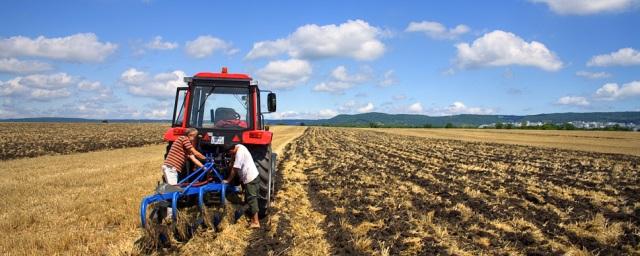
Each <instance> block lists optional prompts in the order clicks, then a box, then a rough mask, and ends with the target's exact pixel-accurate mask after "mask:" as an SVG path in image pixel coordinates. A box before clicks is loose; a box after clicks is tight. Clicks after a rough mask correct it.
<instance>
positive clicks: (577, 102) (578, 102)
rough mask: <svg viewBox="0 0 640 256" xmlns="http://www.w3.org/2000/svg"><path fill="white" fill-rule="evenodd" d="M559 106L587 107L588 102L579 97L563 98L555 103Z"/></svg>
mask: <svg viewBox="0 0 640 256" xmlns="http://www.w3.org/2000/svg"><path fill="white" fill-rule="evenodd" d="M556 104H559V105H571V106H589V104H590V103H589V100H587V98H585V97H580V96H564V97H562V98H560V99H558V101H557V102H556Z"/></svg>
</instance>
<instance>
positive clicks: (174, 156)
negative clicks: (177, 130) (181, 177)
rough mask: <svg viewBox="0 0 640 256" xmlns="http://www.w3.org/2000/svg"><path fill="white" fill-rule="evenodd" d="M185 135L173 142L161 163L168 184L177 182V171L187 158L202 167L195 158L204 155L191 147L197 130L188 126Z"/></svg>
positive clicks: (168, 212)
mask: <svg viewBox="0 0 640 256" xmlns="http://www.w3.org/2000/svg"><path fill="white" fill-rule="evenodd" d="M185 135H186V136H180V137H179V138H178V139H177V140H176V141H174V142H173V144H172V145H171V149H169V153H168V154H167V158H166V159H165V160H164V164H163V165H162V173H163V175H164V180H165V181H166V182H167V184H169V185H176V184H178V173H179V172H181V171H182V167H183V166H184V164H185V163H186V162H187V158H188V159H191V161H192V162H193V163H194V164H196V165H197V166H198V167H202V163H201V162H200V161H198V159H197V158H200V159H203V160H204V159H205V157H204V156H203V155H202V154H200V152H198V150H196V149H195V148H194V147H193V143H194V142H195V140H196V136H198V130H196V129H194V128H188V129H187V131H186V132H185ZM196 157H197V158H196ZM167 216H171V208H168V209H167Z"/></svg>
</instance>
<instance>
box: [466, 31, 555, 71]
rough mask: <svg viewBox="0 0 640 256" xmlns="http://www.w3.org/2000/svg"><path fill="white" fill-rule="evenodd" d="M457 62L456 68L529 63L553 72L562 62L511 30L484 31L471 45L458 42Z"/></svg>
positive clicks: (538, 44)
mask: <svg viewBox="0 0 640 256" xmlns="http://www.w3.org/2000/svg"><path fill="white" fill-rule="evenodd" d="M456 48H457V49H458V55H457V59H456V61H457V64H458V65H459V66H460V67H463V68H464V67H487V66H488V67H496V66H509V65H521V66H533V67H537V68H541V69H543V70H547V71H557V70H559V69H561V68H562V66H563V64H562V61H560V59H558V57H557V56H556V55H555V54H554V53H553V52H551V51H550V50H549V49H547V47H546V46H545V45H544V44H542V43H540V42H537V41H531V42H526V41H524V40H523V39H522V38H520V37H518V36H516V35H515V34H513V33H510V32H505V31H501V30H495V31H493V32H490V33H487V34H484V35H483V36H482V37H480V38H478V39H476V40H475V41H473V43H472V44H471V45H469V44H467V43H460V44H457V45H456Z"/></svg>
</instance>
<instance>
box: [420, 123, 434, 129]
mask: <svg viewBox="0 0 640 256" xmlns="http://www.w3.org/2000/svg"><path fill="white" fill-rule="evenodd" d="M422 128H433V125H431V124H424V125H422Z"/></svg>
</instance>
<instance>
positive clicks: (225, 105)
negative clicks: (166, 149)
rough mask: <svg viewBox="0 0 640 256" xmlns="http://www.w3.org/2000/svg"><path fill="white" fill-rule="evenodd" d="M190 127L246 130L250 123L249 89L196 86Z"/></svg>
mask: <svg viewBox="0 0 640 256" xmlns="http://www.w3.org/2000/svg"><path fill="white" fill-rule="evenodd" d="M192 97H193V98H192V101H191V115H190V117H189V125H190V126H191V127H197V128H213V129H231V130H244V129H246V128H249V127H248V124H249V123H250V122H249V120H248V117H249V111H248V110H247V106H248V105H249V104H248V101H249V88H246V87H244V88H243V87H224V86H196V87H194V89H193V94H192Z"/></svg>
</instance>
